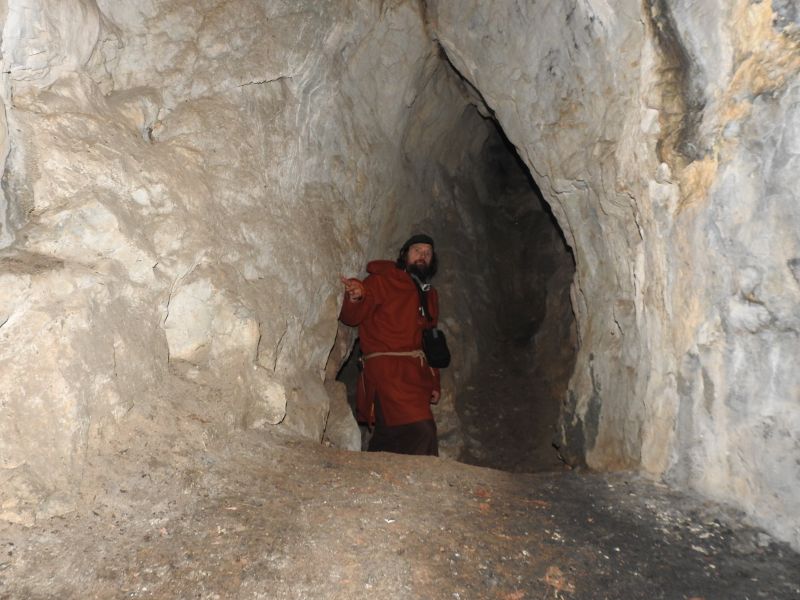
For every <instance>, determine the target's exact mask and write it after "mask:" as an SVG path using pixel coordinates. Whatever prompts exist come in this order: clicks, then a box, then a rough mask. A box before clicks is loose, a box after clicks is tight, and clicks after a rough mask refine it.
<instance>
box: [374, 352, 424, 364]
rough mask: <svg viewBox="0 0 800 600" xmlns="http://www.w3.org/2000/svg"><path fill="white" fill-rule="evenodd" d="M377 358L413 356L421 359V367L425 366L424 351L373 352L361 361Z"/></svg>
mask: <svg viewBox="0 0 800 600" xmlns="http://www.w3.org/2000/svg"><path fill="white" fill-rule="evenodd" d="M376 356H411V357H412V358H418V359H419V363H420V366H421V365H423V364H425V353H424V352H423V351H422V350H409V351H408V352H372V353H371V354H365V355H363V356H362V357H361V359H362V360H369V359H370V358H375V357H376Z"/></svg>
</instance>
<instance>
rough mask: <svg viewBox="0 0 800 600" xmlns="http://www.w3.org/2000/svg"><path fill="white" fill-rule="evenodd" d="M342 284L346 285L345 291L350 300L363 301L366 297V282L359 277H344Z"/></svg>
mask: <svg viewBox="0 0 800 600" xmlns="http://www.w3.org/2000/svg"><path fill="white" fill-rule="evenodd" d="M341 280H342V284H343V285H344V293H345V294H347V299H348V300H350V302H361V301H362V300H363V299H364V294H365V293H366V290H365V288H364V284H363V283H361V282H360V281H359V280H358V279H354V278H352V277H351V278H349V279H348V278H347V277H342V278H341Z"/></svg>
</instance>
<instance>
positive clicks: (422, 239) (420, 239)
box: [400, 233, 433, 252]
mask: <svg viewBox="0 0 800 600" xmlns="http://www.w3.org/2000/svg"><path fill="white" fill-rule="evenodd" d="M414 244H428V245H429V246H430V247H431V248H433V238H432V237H431V236H429V235H425V234H424V233H417V234H416V235H412V236H411V237H410V238H408V240H407V241H406V243H405V244H403V248H402V249H401V250H400V252H405V251H406V250H408V249H409V248H411V246H413V245H414Z"/></svg>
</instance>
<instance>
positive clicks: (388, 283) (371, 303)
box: [339, 260, 440, 427]
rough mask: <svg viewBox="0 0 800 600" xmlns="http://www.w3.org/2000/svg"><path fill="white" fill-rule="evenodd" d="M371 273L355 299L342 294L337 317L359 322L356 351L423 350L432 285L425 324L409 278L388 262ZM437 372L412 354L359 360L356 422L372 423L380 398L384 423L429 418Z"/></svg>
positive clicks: (433, 305) (435, 307)
mask: <svg viewBox="0 0 800 600" xmlns="http://www.w3.org/2000/svg"><path fill="white" fill-rule="evenodd" d="M367 272H368V273H369V274H370V275H369V276H368V277H367V278H366V279H365V280H364V282H363V283H364V287H365V288H366V293H365V295H364V298H363V299H362V300H361V301H360V302H351V301H350V300H349V299H348V298H347V294H345V299H344V304H343V305H342V312H341V314H340V315H339V319H340V320H341V321H342V322H343V323H344V324H345V325H350V326H351V327H355V326H356V325H357V326H358V335H359V338H360V340H361V351H362V353H363V354H364V355H368V354H372V353H373V352H407V351H410V350H420V349H421V348H422V330H423V329H425V328H426V327H432V326H436V323H437V319H438V316H439V297H438V295H437V293H436V290H435V289H433V288H431V289H430V290H429V291H428V292H426V294H427V300H428V311H429V312H430V315H431V317H432V318H433V321H432V322H429V321H428V320H427V319H426V318H424V317H423V316H422V315H421V314H420V310H419V292H418V291H417V287H416V285H415V284H414V281H413V280H412V279H411V276H410V275H409V274H408V273H406V272H405V271H403V270H402V269H398V268H397V267H396V266H395V264H394V263H393V262H391V261H388V260H376V261H372V262H370V263H369V264H368V265H367ZM439 389H440V384H439V370H438V369H434V368H432V367H430V366H428V363H427V362H424V361H422V360H420V359H419V358H416V357H411V356H376V357H374V358H370V359H368V360H365V361H364V370H363V371H362V372H361V377H360V378H359V385H358V395H357V400H356V418H357V420H358V421H359V422H362V423H369V424H370V425H371V424H373V423H374V422H375V412H374V402H375V396H376V395H377V396H378V398H379V399H380V406H381V412H382V413H383V418H384V421H385V423H386V425H388V426H390V427H393V426H395V425H405V424H406V423H414V422H417V421H424V420H426V419H433V413H432V412H431V407H430V401H431V394H432V392H433V391H434V390H436V391H439Z"/></svg>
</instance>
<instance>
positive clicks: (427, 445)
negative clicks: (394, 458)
mask: <svg viewBox="0 0 800 600" xmlns="http://www.w3.org/2000/svg"><path fill="white" fill-rule="evenodd" d="M375 413H376V414H375V417H376V421H377V423H376V424H375V431H374V432H373V434H372V438H371V439H370V441H369V448H368V449H367V450H368V451H369V452H394V453H395V454H418V455H426V456H439V439H438V438H437V436H436V423H435V422H434V421H433V419H428V420H425V421H417V422H416V423H406V424H405V425H395V426H394V427H390V426H388V425H386V424H385V423H384V422H383V414H382V412H381V405H380V402H379V401H378V399H377V398H376V399H375Z"/></svg>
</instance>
